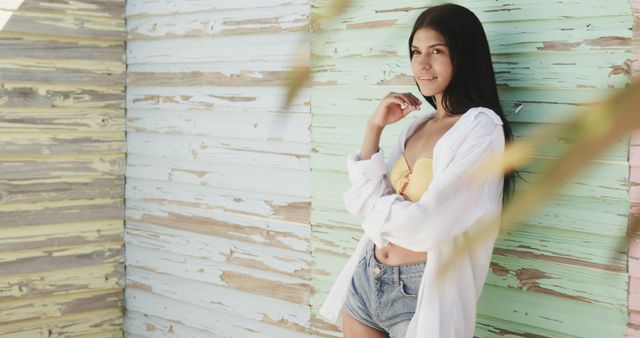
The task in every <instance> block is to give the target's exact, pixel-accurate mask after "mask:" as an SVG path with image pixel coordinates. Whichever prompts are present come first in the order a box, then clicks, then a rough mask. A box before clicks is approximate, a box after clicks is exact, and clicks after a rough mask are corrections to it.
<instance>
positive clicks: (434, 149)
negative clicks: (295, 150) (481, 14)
mask: <svg viewBox="0 0 640 338" xmlns="http://www.w3.org/2000/svg"><path fill="white" fill-rule="evenodd" d="M409 51H410V54H409V55H410V59H411V67H412V70H413V75H414V78H415V81H416V84H417V85H418V88H419V90H420V92H421V94H422V95H423V96H424V97H425V99H426V100H427V101H428V102H429V103H430V104H431V106H433V107H434V108H435V111H432V112H431V113H428V114H426V115H425V116H421V117H419V118H418V119H416V120H415V121H414V122H413V123H411V124H409V125H408V127H406V128H405V129H404V130H403V131H402V132H401V134H400V137H399V139H398V143H397V144H396V145H395V146H394V148H393V150H392V152H391V155H390V159H389V161H388V162H385V161H384V152H383V150H382V149H381V148H379V145H378V144H379V140H380V136H381V133H382V131H383V129H384V127H385V126H386V125H389V124H392V123H395V122H397V121H399V120H401V119H403V118H404V117H406V116H407V114H409V113H410V112H412V111H415V110H420V105H421V102H420V100H419V99H418V98H417V97H415V96H413V95H412V94H411V93H394V92H391V93H389V94H388V95H387V96H386V97H384V98H383V99H382V101H381V103H380V105H379V106H378V108H377V109H376V110H375V111H374V113H373V115H372V116H371V117H370V118H369V120H368V122H367V125H366V130H365V136H364V141H363V144H362V148H361V150H360V152H359V153H358V154H354V155H350V156H348V158H347V168H348V172H349V179H350V182H351V188H350V189H349V190H348V191H347V192H346V193H345V194H344V203H345V206H346V208H347V210H348V211H349V212H350V213H351V214H353V215H354V216H356V217H357V218H358V219H359V220H360V221H361V222H362V228H363V230H364V232H365V235H364V236H363V237H362V238H361V240H360V242H359V243H358V246H357V248H356V250H355V252H354V254H353V255H352V256H351V258H350V259H349V261H348V262H347V264H346V265H345V267H344V268H343V270H342V272H341V273H340V275H339V276H338V278H337V280H336V283H335V284H334V285H333V287H332V289H331V291H330V293H329V296H328V297H327V300H326V301H325V303H324V304H323V305H322V307H321V309H320V313H321V314H323V315H324V316H325V317H327V318H329V319H330V320H331V321H332V322H334V323H335V324H336V325H337V326H338V328H340V329H341V330H342V331H343V332H344V336H345V337H346V338H352V337H372V338H375V337H391V338H401V337H456V338H457V337H465V338H466V337H472V336H473V333H474V330H475V318H476V317H475V316H476V313H475V310H476V302H477V300H478V298H479V296H480V293H481V290H482V286H483V284H484V281H485V279H486V276H487V272H488V268H489V263H490V261H491V255H492V251H493V245H494V243H495V239H496V237H497V235H498V231H499V227H500V218H499V216H500V213H501V211H502V208H503V205H504V204H505V203H507V201H508V200H510V198H511V195H512V193H513V189H514V183H515V174H516V173H517V172H515V171H514V172H512V173H509V174H508V175H506V176H503V175H501V174H495V175H493V176H492V177H490V178H489V179H485V180H483V181H471V180H469V178H470V176H471V175H472V174H473V172H474V170H475V169H477V165H478V164H480V162H482V161H483V160H485V159H487V158H489V157H490V156H495V155H500V154H501V153H502V152H503V151H504V147H505V143H506V142H511V140H512V138H513V136H512V133H511V128H510V126H509V123H508V121H507V120H506V119H505V118H504V116H503V114H502V109H501V107H500V103H499V99H498V92H497V88H496V82H495V77H494V72H493V67H492V64H491V55H490V51H489V45H488V42H487V38H486V36H485V33H484V30H483V28H482V25H481V23H480V21H479V20H478V18H477V17H476V16H475V15H474V14H473V13H472V12H471V11H469V10H468V9H466V8H464V7H462V6H458V5H453V4H445V5H440V6H434V7H431V8H429V9H427V10H425V11H424V12H423V13H421V14H420V16H419V17H418V18H417V20H416V22H415V24H414V27H413V30H412V32H411V35H410V37H409ZM481 221H484V223H482V222H481ZM481 225H482V228H480V226H481ZM479 231H489V233H490V234H491V235H490V236H489V240H485V241H483V242H482V243H481V244H479V245H476V246H473V247H469V246H467V245H466V244H467V243H468V242H467V241H468V238H471V237H473V236H474V235H475V234H477V233H478V232H479ZM460 252H462V253H463V254H462V255H460V257H461V258H460V259H458V260H456V261H455V264H454V265H453V267H450V269H449V270H447V271H448V272H447V273H446V274H443V273H442V271H444V269H442V268H443V267H444V265H445V262H446V261H447V259H448V258H450V257H451V256H452V255H453V254H454V253H460ZM439 282H441V284H439Z"/></svg>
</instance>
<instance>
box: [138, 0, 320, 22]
mask: <svg viewBox="0 0 640 338" xmlns="http://www.w3.org/2000/svg"><path fill="white" fill-rule="evenodd" d="M308 3H309V1H308V0H261V1H260V2H259V3H256V2H255V1H254V0H237V1H219V2H212V1H210V0H190V1H189V2H188V5H186V4H183V3H176V2H175V1H174V0H145V1H127V10H126V12H127V19H132V18H133V17H137V16H149V15H171V16H173V15H175V14H180V13H196V12H205V11H207V12H214V11H230V10H236V9H244V10H251V9H254V8H256V7H257V8H260V9H263V10H269V9H270V7H277V6H282V7H285V6H287V7H289V6H296V5H304V4H307V5H308ZM249 17H251V16H249Z"/></svg>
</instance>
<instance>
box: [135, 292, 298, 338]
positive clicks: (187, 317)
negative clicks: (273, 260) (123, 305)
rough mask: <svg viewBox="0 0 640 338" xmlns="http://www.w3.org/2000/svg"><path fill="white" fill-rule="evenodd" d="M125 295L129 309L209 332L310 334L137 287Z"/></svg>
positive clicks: (251, 337)
mask: <svg viewBox="0 0 640 338" xmlns="http://www.w3.org/2000/svg"><path fill="white" fill-rule="evenodd" d="M125 298H126V299H127V309H131V310H133V311H136V312H142V313H144V314H145V315H151V316H154V317H160V318H162V319H165V320H167V319H168V320H171V321H177V322H179V323H181V324H182V325H185V326H188V327H190V328H194V329H197V330H202V331H205V332H207V334H213V335H221V336H225V337H229V336H230V337H247V338H258V337H282V338H302V337H308V334H307V333H304V332H296V331H293V330H290V329H285V328H282V327H279V326H276V325H271V324H267V323H264V322H262V321H256V320H249V319H243V318H240V317H238V316H233V315H230V314H227V313H225V312H217V311H215V312H214V311H212V310H208V311H203V308H202V307H200V306H196V305H192V304H189V303H186V302H181V301H177V300H173V299H170V298H166V297H163V296H160V295H156V294H154V293H151V292H145V291H142V290H138V289H133V288H128V289H126V290H125Z"/></svg>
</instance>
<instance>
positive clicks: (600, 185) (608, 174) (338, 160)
mask: <svg viewBox="0 0 640 338" xmlns="http://www.w3.org/2000/svg"><path fill="white" fill-rule="evenodd" d="M354 149H355V148H354ZM354 152H355V150H354ZM345 157H346V155H341V156H337V155H331V156H329V155H327V156H325V157H324V158H327V160H325V161H323V162H322V164H323V165H322V167H316V168H317V169H316V170H318V171H320V173H319V174H320V176H319V181H317V182H314V185H313V186H312V187H311V189H312V191H314V197H320V198H325V199H330V198H338V197H340V196H338V194H336V193H335V190H333V189H335V188H331V187H322V184H326V182H344V184H343V185H340V186H343V187H345V188H344V190H346V187H347V184H348V180H347V177H346V176H345V175H346V174H345V173H344V172H345V170H346V168H345V161H346V160H345ZM551 161H552V160H550V159H546V158H536V159H535V161H534V162H532V163H530V164H527V165H525V166H523V168H522V170H521V172H520V175H521V176H522V177H523V178H524V179H525V180H526V182H525V181H522V179H520V178H518V180H519V181H518V182H519V184H517V185H516V189H524V188H525V187H526V186H528V185H529V184H532V182H535V180H537V179H539V176H540V173H541V172H543V170H544V167H545V166H548V165H549V163H550V162H551ZM314 163H316V162H313V161H312V166H313V165H314ZM628 170H629V169H628V167H627V165H626V162H590V163H589V166H588V167H586V168H583V170H582V171H581V172H579V173H578V174H577V175H576V176H575V177H574V178H572V179H571V180H569V181H568V183H565V184H564V185H562V186H561V187H558V189H557V190H556V192H557V193H558V194H559V195H561V196H575V197H582V196H592V197H594V198H601V199H617V200H622V201H624V200H625V199H626V196H627V195H628V191H629V177H628V176H629V174H628ZM316 193H317V194H318V196H315V194H316Z"/></svg>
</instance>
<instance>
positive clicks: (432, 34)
mask: <svg viewBox="0 0 640 338" xmlns="http://www.w3.org/2000/svg"><path fill="white" fill-rule="evenodd" d="M411 55H412V57H411V68H412V70H413V76H414V77H415V79H416V82H417V83H418V86H419V87H420V92H422V94H423V95H424V96H436V97H442V93H443V92H444V90H445V89H446V88H447V86H448V85H449V82H451V77H452V75H453V65H452V63H451V57H450V54H449V48H448V47H447V44H446V42H445V39H444V37H443V36H442V35H441V34H440V33H438V32H437V31H435V30H433V29H431V28H427V27H425V28H420V29H418V30H417V31H416V33H415V35H414V36H413V41H412V42H411ZM437 101H440V100H439V99H438V100H437Z"/></svg>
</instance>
